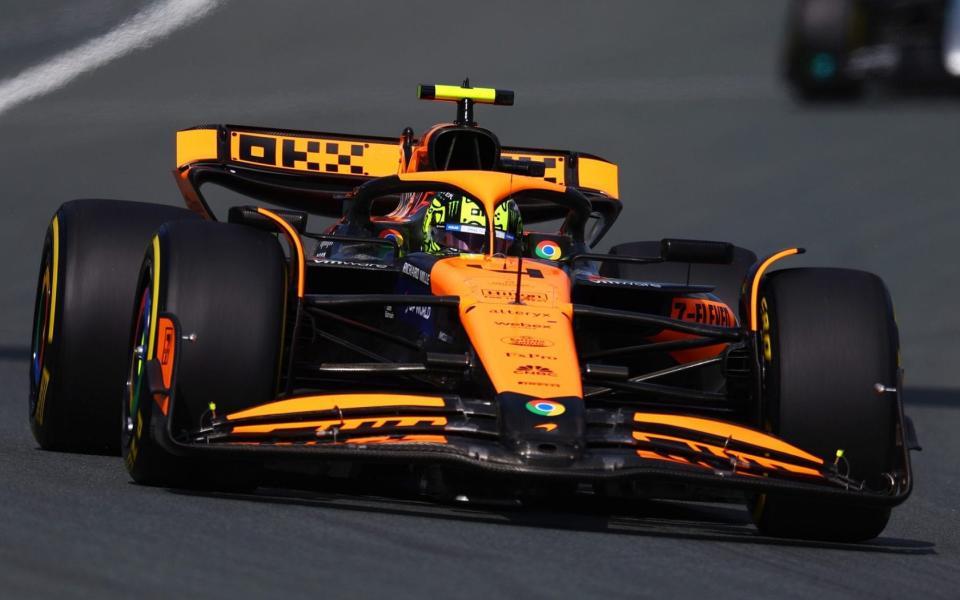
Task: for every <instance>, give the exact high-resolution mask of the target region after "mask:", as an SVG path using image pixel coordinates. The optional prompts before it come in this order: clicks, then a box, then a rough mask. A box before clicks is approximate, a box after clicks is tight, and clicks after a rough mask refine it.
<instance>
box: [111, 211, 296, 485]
mask: <svg viewBox="0 0 960 600" xmlns="http://www.w3.org/2000/svg"><path fill="white" fill-rule="evenodd" d="M138 290H139V291H138V295H137V297H138V301H137V304H136V311H135V312H136V316H135V318H134V324H135V325H134V328H133V335H132V341H131V347H132V348H133V350H132V351H131V353H130V356H132V360H131V361H130V370H129V376H128V384H127V396H126V400H125V401H124V403H123V404H124V406H123V411H124V418H123V432H122V437H123V453H124V458H125V463H126V466H127V470H128V471H129V473H130V475H131V477H132V478H133V480H134V481H136V482H137V483H142V484H148V485H161V486H171V487H194V488H209V487H213V488H219V489H222V488H229V489H246V488H250V487H255V486H256V475H257V469H256V467H255V465H247V464H236V463H232V462H231V463H227V462H222V461H210V460H206V459H200V460H197V459H193V458H187V457H181V456H178V455H177V454H176V450H175V448H174V445H175V440H177V439H180V438H181V437H183V436H184V435H185V434H186V433H187V432H189V431H193V430H196V429H198V428H199V427H201V426H202V425H203V424H209V420H210V418H211V417H212V412H213V410H215V411H216V414H218V415H223V414H227V413H230V412H234V411H237V410H240V409H243V408H248V407H250V406H254V405H257V404H262V403H264V402H268V401H270V400H272V399H273V398H274V396H275V393H276V388H277V378H278V372H279V371H278V367H279V359H280V346H281V334H282V332H283V321H284V305H285V300H284V298H285V294H286V286H285V283H284V259H283V252H282V250H281V248H280V244H279V243H278V242H277V240H276V238H275V237H274V236H272V235H270V234H268V233H264V232H260V231H256V230H254V229H250V228H247V227H243V226H239V225H227V224H222V223H210V222H183V223H171V224H169V225H168V226H165V227H162V228H161V229H160V230H159V232H158V233H157V236H156V238H155V239H154V242H153V244H152V246H151V248H150V249H149V250H148V252H147V255H146V257H145V259H144V261H143V267H142V269H141V274H140V285H139V288H138ZM162 313H171V314H173V315H174V316H175V317H176V318H177V320H178V322H179V324H180V329H181V337H182V338H183V337H186V338H188V339H181V340H180V341H179V342H178V343H177V350H176V353H177V367H176V369H177V371H176V375H175V379H176V381H175V390H174V398H173V403H172V408H170V409H169V411H170V412H169V414H164V412H163V411H162V410H161V408H160V406H159V405H158V404H157V403H156V402H154V401H153V399H152V398H151V397H150V394H149V393H148V392H147V390H148V389H149V382H146V381H145V372H146V369H145V367H144V362H145V360H149V359H151V358H152V357H151V356H149V346H150V344H149V336H150V335H151V323H152V321H153V320H154V319H156V318H157V315H158V314H162ZM153 335H156V332H153ZM211 403H214V404H215V409H211V407H210V404H211Z"/></svg>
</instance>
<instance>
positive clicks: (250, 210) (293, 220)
mask: <svg viewBox="0 0 960 600" xmlns="http://www.w3.org/2000/svg"><path fill="white" fill-rule="evenodd" d="M271 210H272V211H273V212H274V213H276V214H277V215H278V216H279V217H280V218H281V219H283V220H284V221H286V222H287V223H288V224H289V225H290V226H291V227H293V229H294V230H295V231H296V232H297V233H301V234H302V233H305V232H306V231H307V213H305V212H301V211H298V210H282V209H278V208H272V209H271ZM227 222H228V223H239V224H241V225H247V226H249V227H255V228H257V229H263V230H264V231H270V232H276V231H277V226H276V224H275V223H274V222H273V221H271V220H270V219H268V218H267V217H265V216H263V215H261V214H260V213H258V212H257V207H256V206H234V207H231V208H230V210H229V212H228V213H227Z"/></svg>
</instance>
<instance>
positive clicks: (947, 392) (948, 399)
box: [903, 388, 960, 414]
mask: <svg viewBox="0 0 960 600" xmlns="http://www.w3.org/2000/svg"><path fill="white" fill-rule="evenodd" d="M903 398H904V399H903V404H904V410H905V411H906V412H907V414H910V408H911V407H913V406H935V407H937V408H960V390H957V389H951V388H916V389H914V388H907V389H906V390H904V392H903Z"/></svg>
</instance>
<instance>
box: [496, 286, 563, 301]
mask: <svg viewBox="0 0 960 600" xmlns="http://www.w3.org/2000/svg"><path fill="white" fill-rule="evenodd" d="M480 293H481V294H483V297H484V298H492V299H496V300H513V299H514V298H516V297H517V292H516V290H511V289H503V290H493V289H489V288H485V289H481V290H480ZM520 299H521V300H523V301H526V302H546V301H547V295H546V294H541V293H538V292H524V291H522V290H521V292H520Z"/></svg>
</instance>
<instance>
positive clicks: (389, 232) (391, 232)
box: [377, 229, 403, 247]
mask: <svg viewBox="0 0 960 600" xmlns="http://www.w3.org/2000/svg"><path fill="white" fill-rule="evenodd" d="M377 237H379V238H380V239H381V240H390V241H391V242H393V243H394V244H396V245H397V246H398V247H402V246H403V234H402V233H400V232H399V231H397V230H396V229H384V230H383V231H381V232H380V235H378V236H377Z"/></svg>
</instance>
